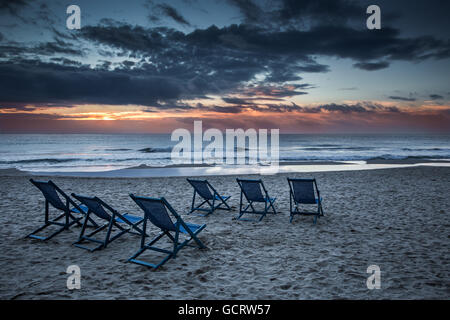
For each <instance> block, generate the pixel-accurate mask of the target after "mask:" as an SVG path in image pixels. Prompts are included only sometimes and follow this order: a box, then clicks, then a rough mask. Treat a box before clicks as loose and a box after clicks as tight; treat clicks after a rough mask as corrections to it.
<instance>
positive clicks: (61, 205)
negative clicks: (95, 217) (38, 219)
mask: <svg viewBox="0 0 450 320" xmlns="http://www.w3.org/2000/svg"><path fill="white" fill-rule="evenodd" d="M30 182H31V183H32V184H33V185H34V186H36V187H37V188H38V189H39V190H40V191H41V192H42V194H43V195H44V198H45V217H44V224H43V225H42V226H41V227H39V228H37V229H36V230H34V231H33V232H31V233H30V234H28V235H27V236H26V238H32V239H37V240H43V241H46V240H49V239H51V238H53V237H54V236H56V235H57V234H59V233H61V232H62V231H63V230H67V229H69V228H70V227H71V226H72V225H74V224H77V225H78V226H81V223H80V220H81V219H83V217H84V215H86V214H87V211H88V210H87V208H86V207H85V206H83V205H79V204H77V203H75V201H73V200H72V199H71V198H70V197H69V196H68V195H67V194H65V193H64V191H62V190H61V189H60V188H58V186H57V185H56V184H55V183H53V182H52V181H51V180H49V181H36V180H33V179H30ZM50 206H51V207H52V208H53V209H56V211H58V216H57V217H55V218H53V219H52V218H50ZM91 222H92V223H93V225H94V226H95V224H94V222H93V221H91ZM49 226H58V229H57V230H56V231H54V232H53V233H50V234H49V235H47V236H40V235H38V233H40V232H41V231H43V230H44V229H46V228H47V227H49Z"/></svg>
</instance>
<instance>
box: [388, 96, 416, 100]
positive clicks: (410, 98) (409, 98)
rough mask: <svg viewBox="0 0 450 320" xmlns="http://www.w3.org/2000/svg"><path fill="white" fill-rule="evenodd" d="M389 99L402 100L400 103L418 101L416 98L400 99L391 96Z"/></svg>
mask: <svg viewBox="0 0 450 320" xmlns="http://www.w3.org/2000/svg"><path fill="white" fill-rule="evenodd" d="M389 99H392V100H400V101H416V98H407V97H399V96H390V97H389Z"/></svg>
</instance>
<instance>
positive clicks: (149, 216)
mask: <svg viewBox="0 0 450 320" xmlns="http://www.w3.org/2000/svg"><path fill="white" fill-rule="evenodd" d="M130 197H131V199H133V200H134V202H136V204H137V205H138V206H139V207H140V208H141V209H142V210H143V211H144V213H145V220H144V225H143V229H144V231H145V232H146V231H147V222H148V221H150V222H151V223H152V224H153V225H154V226H156V227H157V228H159V229H160V230H161V233H160V234H159V235H158V236H156V237H155V238H154V239H153V240H151V241H150V242H149V243H148V244H145V236H142V237H141V246H140V249H139V250H138V251H137V252H136V253H135V254H134V255H133V256H132V257H131V258H129V259H128V261H129V262H133V263H137V264H140V265H143V266H146V267H150V268H153V269H158V268H159V267H160V266H162V265H163V264H164V263H166V262H167V261H168V260H169V259H170V258H174V259H175V258H176V255H177V253H178V251H180V250H181V249H182V248H183V247H184V246H187V245H189V242H190V241H191V240H194V241H195V243H196V244H197V247H199V248H200V249H203V248H206V246H205V245H204V244H203V243H202V242H201V241H200V239H198V237H197V235H198V234H199V233H200V232H201V231H202V230H203V229H204V228H205V227H206V224H202V225H197V224H193V223H187V222H184V221H183V219H181V217H180V216H179V215H178V213H177V212H176V211H175V209H173V208H172V206H171V205H170V204H169V203H168V202H167V200H166V199H164V198H145V197H138V196H135V195H133V194H130ZM169 213H170V214H171V215H172V216H173V217H174V218H175V220H176V221H175V223H173V221H172V219H171V218H170V215H169ZM172 233H173V234H172ZM180 234H184V235H186V236H189V238H188V239H186V240H184V241H183V242H179V239H180ZM164 236H167V237H168V238H169V239H170V240H171V242H173V248H172V250H168V249H162V248H158V247H155V246H154V244H155V243H156V242H158V241H159V240H160V239H161V238H162V237H164ZM146 250H153V251H156V252H160V253H164V254H166V256H165V257H164V258H163V259H162V260H161V261H160V262H158V263H156V264H153V263H149V262H146V261H143V260H138V259H137V258H138V257H139V256H140V255H141V254H142V253H144V252H145V251H146Z"/></svg>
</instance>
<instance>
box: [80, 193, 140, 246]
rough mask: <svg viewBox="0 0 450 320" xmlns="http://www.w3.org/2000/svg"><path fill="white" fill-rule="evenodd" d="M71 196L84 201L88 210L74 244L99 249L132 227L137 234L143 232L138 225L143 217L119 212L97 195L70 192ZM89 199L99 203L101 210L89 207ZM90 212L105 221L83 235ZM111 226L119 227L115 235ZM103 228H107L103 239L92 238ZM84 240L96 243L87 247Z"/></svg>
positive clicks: (129, 230) (131, 229)
mask: <svg viewBox="0 0 450 320" xmlns="http://www.w3.org/2000/svg"><path fill="white" fill-rule="evenodd" d="M72 196H73V197H74V198H75V199H77V200H78V201H80V202H82V203H84V205H86V206H87V207H88V208H89V211H88V213H87V215H86V218H85V220H84V223H83V226H82V228H81V232H80V235H79V237H78V240H77V241H76V242H74V243H73V245H74V246H76V247H78V248H81V249H85V250H88V251H91V252H93V251H96V250H99V249H104V248H106V247H107V246H108V244H110V243H111V242H112V241H114V240H116V239H117V238H119V237H120V236H122V235H124V234H125V233H127V232H131V231H133V229H134V230H136V232H135V233H136V234H139V235H141V234H142V233H143V232H144V231H143V230H142V229H140V228H139V227H138V225H139V224H141V223H143V221H144V218H142V217H137V216H133V215H130V214H127V213H124V214H121V213H119V212H118V211H117V210H115V209H114V208H113V207H111V206H110V205H108V204H107V203H106V202H104V201H103V200H101V199H100V198H98V197H88V196H82V195H77V194H75V193H72ZM89 201H93V202H94V203H97V204H98V205H100V206H101V207H102V208H103V212H101V211H100V212H98V211H95V210H93V209H92V208H90V206H89V203H88V202H89ZM105 209H106V210H105ZM107 211H109V213H108V212H107ZM91 214H94V215H95V216H97V217H98V218H100V219H103V220H105V221H106V223H105V224H103V225H101V226H98V227H97V228H96V229H95V230H94V231H92V232H91V233H89V234H88V235H85V232H86V226H87V222H88V220H89V219H90V216H91ZM133 221H134V222H133ZM120 223H123V224H127V225H128V226H129V228H128V229H127V228H124V227H122V226H121V225H120ZM113 227H116V228H117V229H119V231H118V232H117V233H116V234H115V235H112V229H113ZM104 229H107V231H106V235H105V237H104V239H102V240H100V239H95V238H92V236H94V235H95V234H97V233H99V232H100V231H102V230H104ZM84 241H88V242H93V243H97V244H98V245H97V246H95V247H93V248H89V247H87V246H84V245H83V244H82V243H83V242H84Z"/></svg>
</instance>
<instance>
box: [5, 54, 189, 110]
mask: <svg viewBox="0 0 450 320" xmlns="http://www.w3.org/2000/svg"><path fill="white" fill-rule="evenodd" d="M0 87H1V88H2V90H1V91H0V101H14V102H16V103H17V102H19V103H68V104H77V103H99V104H142V105H152V104H155V103H157V100H158V99H174V98H178V97H180V96H181V94H182V91H183V84H182V83H181V82H177V81H176V80H174V79H173V78H164V77H158V76H145V75H143V74H133V72H122V71H101V70H92V69H90V68H88V67H86V66H82V67H75V66H62V65H59V64H53V63H42V62H34V63H32V64H31V63H29V64H28V63H21V64H10V63H1V64H0Z"/></svg>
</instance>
